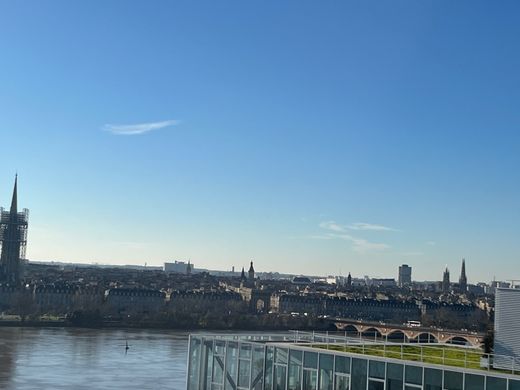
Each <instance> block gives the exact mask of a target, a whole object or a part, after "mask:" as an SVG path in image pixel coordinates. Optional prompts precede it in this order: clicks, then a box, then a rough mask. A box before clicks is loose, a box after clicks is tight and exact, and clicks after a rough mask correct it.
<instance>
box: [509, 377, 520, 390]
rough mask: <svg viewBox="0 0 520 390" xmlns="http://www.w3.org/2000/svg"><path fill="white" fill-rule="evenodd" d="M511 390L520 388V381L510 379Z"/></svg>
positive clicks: (519, 389)
mask: <svg viewBox="0 0 520 390" xmlns="http://www.w3.org/2000/svg"><path fill="white" fill-rule="evenodd" d="M509 390H520V381H514V380H512V379H509Z"/></svg>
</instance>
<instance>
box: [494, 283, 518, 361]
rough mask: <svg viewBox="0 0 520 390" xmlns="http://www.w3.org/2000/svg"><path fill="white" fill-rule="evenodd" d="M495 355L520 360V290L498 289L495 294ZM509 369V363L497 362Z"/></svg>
mask: <svg viewBox="0 0 520 390" xmlns="http://www.w3.org/2000/svg"><path fill="white" fill-rule="evenodd" d="M495 353H496V354H499V355H505V356H510V357H513V358H515V359H518V360H520V289H519V288H497V289H496V293H495ZM494 364H495V367H497V368H506V369H507V368H508V367H507V364H509V361H506V362H504V361H502V360H501V359H499V360H495V362H494Z"/></svg>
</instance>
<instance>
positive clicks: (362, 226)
mask: <svg viewBox="0 0 520 390" xmlns="http://www.w3.org/2000/svg"><path fill="white" fill-rule="evenodd" d="M347 228H348V229H350V230H372V231H378V232H397V231H399V230H397V229H394V228H391V227H388V226H383V225H374V224H372V223H365V222H356V223H353V224H351V225H348V226H347Z"/></svg>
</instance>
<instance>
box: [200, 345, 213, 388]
mask: <svg viewBox="0 0 520 390" xmlns="http://www.w3.org/2000/svg"><path fill="white" fill-rule="evenodd" d="M203 353H204V355H203V359H204V363H203V364H204V367H203V370H204V371H203V372H205V373H206V375H204V379H203V380H204V381H205V383H203V384H202V388H203V389H205V390H211V374H212V373H213V340H205V341H204V352H203Z"/></svg>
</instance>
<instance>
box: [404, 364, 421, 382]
mask: <svg viewBox="0 0 520 390" xmlns="http://www.w3.org/2000/svg"><path fill="white" fill-rule="evenodd" d="M404 377H405V382H406V383H412V384H414V385H422V367H417V366H406V367H405V376H404Z"/></svg>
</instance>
